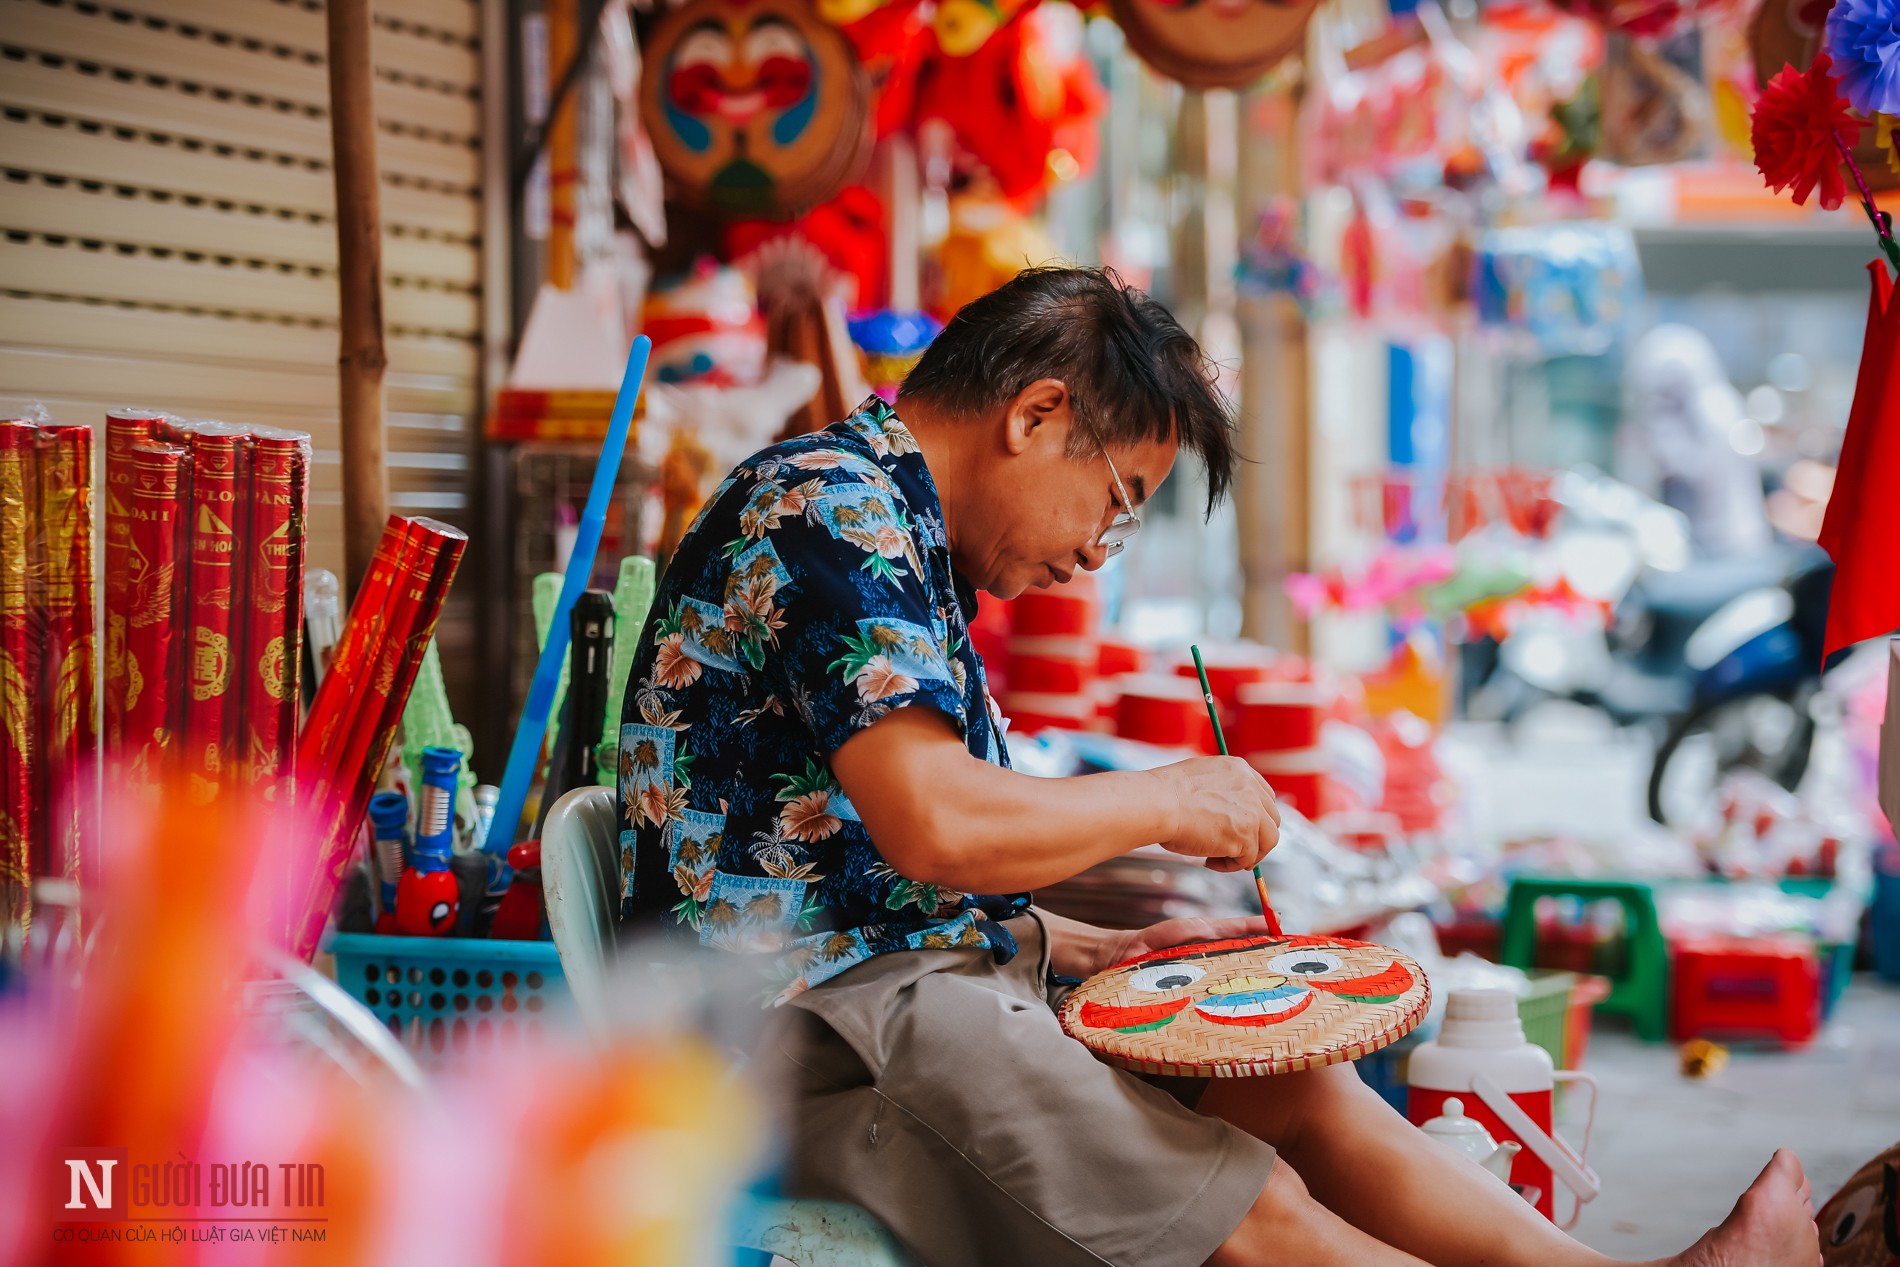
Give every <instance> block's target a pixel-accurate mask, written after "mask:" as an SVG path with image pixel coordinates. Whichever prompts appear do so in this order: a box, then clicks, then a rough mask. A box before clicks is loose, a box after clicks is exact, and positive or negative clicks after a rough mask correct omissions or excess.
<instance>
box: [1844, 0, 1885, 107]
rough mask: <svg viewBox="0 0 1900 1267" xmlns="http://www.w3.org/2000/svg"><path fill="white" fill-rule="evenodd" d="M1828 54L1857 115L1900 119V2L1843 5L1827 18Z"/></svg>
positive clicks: (1850, 0) (1851, 0) (1862, 0)
mask: <svg viewBox="0 0 1900 1267" xmlns="http://www.w3.org/2000/svg"><path fill="white" fill-rule="evenodd" d="M1827 51H1828V52H1829V53H1830V54H1832V56H1833V58H1834V70H1835V73H1836V74H1837V75H1839V76H1840V81H1841V92H1842V94H1843V95H1845V96H1846V98H1847V100H1848V101H1849V102H1851V103H1852V104H1853V107H1854V109H1856V110H1858V111H1859V112H1860V113H1862V114H1872V113H1874V112H1875V111H1876V110H1878V111H1880V112H1882V113H1883V114H1896V113H1900V0H1839V3H1837V4H1836V5H1835V6H1834V11H1833V12H1832V13H1829V14H1828V15H1827Z"/></svg>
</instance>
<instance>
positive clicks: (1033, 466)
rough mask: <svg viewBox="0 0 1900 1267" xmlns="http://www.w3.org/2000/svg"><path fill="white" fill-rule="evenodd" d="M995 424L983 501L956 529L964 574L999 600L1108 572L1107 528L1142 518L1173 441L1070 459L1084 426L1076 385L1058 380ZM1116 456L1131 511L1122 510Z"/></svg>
mask: <svg viewBox="0 0 1900 1267" xmlns="http://www.w3.org/2000/svg"><path fill="white" fill-rule="evenodd" d="M988 425H989V426H990V429H991V432H992V443H990V444H988V445H987V446H986V447H985V448H984V450H983V453H982V458H981V462H982V466H981V468H980V469H979V470H978V471H976V472H975V473H974V475H975V478H974V479H973V481H972V483H973V485H974V487H975V491H976V497H975V499H974V500H973V501H972V502H971V503H969V504H968V506H967V508H966V509H965V511H964V512H963V522H962V523H959V524H957V525H956V534H955V541H954V546H955V555H956V564H957V570H958V571H960V572H962V573H963V575H964V576H966V577H968V578H969V580H970V581H971V583H972V584H974V585H975V586H976V587H977V588H978V589H981V590H985V591H987V592H988V593H990V594H993V595H995V596H996V597H997V598H1014V597H1016V595H1018V594H1020V593H1022V592H1023V591H1024V590H1026V589H1029V588H1031V587H1035V588H1038V589H1042V588H1047V587H1048V586H1051V585H1055V584H1059V583H1061V582H1063V581H1067V580H1068V579H1069V578H1070V577H1072V576H1074V575H1075V573H1076V572H1078V571H1085V570H1088V571H1092V570H1093V569H1095V568H1098V567H1100V566H1102V564H1103V563H1104V562H1106V561H1107V559H1108V552H1107V550H1106V549H1105V548H1104V547H1103V546H1101V545H1099V544H1098V543H1097V542H1098V539H1099V538H1100V536H1101V533H1102V530H1103V529H1104V528H1106V527H1108V525H1109V523H1110V521H1112V520H1113V519H1114V518H1115V517H1116V516H1117V515H1119V514H1120V513H1121V512H1122V511H1123V510H1124V509H1132V510H1134V511H1136V513H1138V514H1139V513H1140V508H1141V505H1142V503H1143V502H1145V501H1147V500H1148V498H1149V497H1150V496H1151V495H1152V494H1153V493H1154V491H1155V489H1157V488H1159V487H1160V486H1161V482H1162V481H1163V480H1165V479H1166V478H1167V477H1168V473H1169V472H1170V471H1172V470H1173V469H1174V458H1175V453H1176V448H1177V446H1176V445H1175V443H1174V442H1173V441H1172V440H1169V441H1162V442H1154V441H1145V442H1142V443H1140V444H1135V445H1116V446H1114V447H1112V448H1111V449H1110V450H1109V455H1108V456H1107V457H1105V456H1104V455H1103V452H1102V449H1101V447H1100V446H1098V445H1095V444H1094V443H1092V442H1085V444H1084V446H1083V449H1082V452H1081V455H1080V456H1077V457H1071V456H1070V455H1069V443H1070V436H1071V434H1072V433H1073V431H1074V429H1075V427H1076V425H1077V424H1076V419H1075V417H1074V413H1073V411H1072V409H1071V406H1070V401H1069V393H1068V389H1067V387H1066V386H1065V385H1064V384H1063V383H1061V382H1060V381H1058V380H1055V379H1039V380H1037V381H1036V382H1034V383H1032V384H1030V385H1029V386H1028V387H1027V388H1025V389H1023V391H1022V392H1021V393H1019V394H1018V395H1017V396H1016V398H1015V399H1014V400H1012V401H1010V402H1009V403H1008V404H1007V405H1006V406H1005V407H1004V409H1003V412H1002V414H1001V415H1000V416H999V417H998V418H996V419H992V420H991V421H990V423H989V424H988ZM1111 458H1112V460H1113V462H1114V468H1115V471H1116V472H1119V473H1120V475H1121V483H1122V486H1123V487H1124V488H1126V489H1127V490H1128V497H1129V499H1130V500H1131V501H1132V502H1133V503H1134V504H1133V506H1132V507H1124V506H1123V505H1122V503H1121V495H1120V493H1119V492H1117V490H1116V487H1115V475H1114V473H1112V472H1111V471H1110V469H1109V461H1110V459H1111Z"/></svg>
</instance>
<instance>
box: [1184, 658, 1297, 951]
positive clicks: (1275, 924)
mask: <svg viewBox="0 0 1900 1267" xmlns="http://www.w3.org/2000/svg"><path fill="white" fill-rule="evenodd" d="M1188 650H1189V651H1191V652H1193V653H1194V672H1195V674H1196V675H1197V676H1199V678H1200V679H1201V698H1202V699H1204V700H1206V701H1207V720H1209V721H1211V722H1213V723H1214V746H1215V747H1216V748H1218V749H1220V754H1221V756H1223V757H1224V756H1226V755H1228V754H1227V735H1226V733H1225V732H1224V731H1222V730H1221V728H1220V712H1219V711H1218V710H1217V709H1216V708H1215V707H1214V688H1213V687H1211V686H1209V685H1208V684H1207V666H1206V665H1205V664H1203V663H1201V649H1200V647H1198V646H1193V647H1189V648H1188ZM1253 885H1254V888H1256V889H1258V890H1259V892H1260V914H1261V915H1263V916H1264V917H1265V918H1266V921H1267V931H1268V932H1269V933H1272V934H1273V935H1274V936H1275V937H1278V936H1280V935H1281V933H1280V917H1279V916H1278V915H1275V914H1274V913H1273V903H1272V902H1270V901H1268V900H1267V882H1266V880H1265V879H1263V878H1262V877H1261V875H1260V865H1259V864H1258V863H1255V864H1254V869H1253Z"/></svg>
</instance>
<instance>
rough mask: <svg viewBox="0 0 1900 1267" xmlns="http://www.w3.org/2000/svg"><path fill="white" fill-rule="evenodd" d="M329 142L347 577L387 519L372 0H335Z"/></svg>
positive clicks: (355, 572)
mask: <svg viewBox="0 0 1900 1267" xmlns="http://www.w3.org/2000/svg"><path fill="white" fill-rule="evenodd" d="M326 10H327V14H328V26H329V62H330V148H331V154H332V158H331V167H332V170H333V171H334V173H335V176H336V248H337V250H336V254H337V290H338V297H339V304H338V319H339V324H340V326H341V330H342V338H341V342H340V347H339V353H338V356H337V367H338V371H339V378H340V384H339V386H340V388H341V390H340V392H339V404H340V406H341V424H342V433H343V558H344V571H345V577H344V582H345V584H346V585H347V586H348V588H349V590H350V592H351V593H354V592H355V590H356V587H357V584H358V583H359V582H361V581H362V579H363V574H364V573H365V572H367V571H368V570H369V561H370V556H371V555H373V554H374V553H375V552H376V542H377V541H378V540H379V539H380V538H381V536H382V532H383V522H384V521H385V520H386V519H388V518H389V475H388V472H387V470H386V469H385V468H384V464H383V371H384V370H385V369H386V368H387V366H388V358H387V357H386V356H385V355H384V352H383V241H382V210H381V200H380V198H379V197H378V192H377V176H376V111H375V106H374V104H373V103H372V101H371V98H370V88H371V82H372V72H371V69H370V54H369V31H370V13H369V0H329V3H328V5H327V6H326Z"/></svg>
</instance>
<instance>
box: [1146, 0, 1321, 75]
mask: <svg viewBox="0 0 1900 1267" xmlns="http://www.w3.org/2000/svg"><path fill="white" fill-rule="evenodd" d="M1317 7H1318V0H1290V3H1281V2H1280V0H1109V8H1110V9H1111V10H1112V11H1113V13H1114V15H1115V21H1117V22H1118V23H1120V24H1121V28H1122V32H1123V34H1125V35H1126V36H1127V37H1128V47H1129V48H1131V49H1133V50H1134V52H1135V55H1136V56H1137V57H1139V58H1141V60H1142V61H1144V62H1146V63H1148V65H1149V66H1150V67H1152V68H1153V69H1154V70H1155V71H1156V72H1158V73H1160V74H1162V75H1165V76H1167V77H1168V78H1169V79H1172V80H1174V81H1175V82H1177V83H1180V84H1183V85H1185V86H1187V87H1189V88H1244V87H1246V86H1247V85H1248V84H1251V83H1253V82H1254V81H1255V80H1256V79H1259V78H1260V77H1261V76H1262V75H1264V74H1266V73H1267V72H1268V71H1269V70H1272V69H1273V67H1274V66H1275V65H1276V64H1277V63H1278V62H1279V61H1280V59H1281V58H1283V57H1285V56H1286V55H1287V54H1288V53H1291V52H1294V51H1295V50H1297V49H1298V48H1299V47H1300V46H1301V45H1302V44H1303V43H1304V42H1305V39H1306V23H1307V21H1308V20H1309V19H1310V18H1311V17H1312V16H1313V10H1314V9H1315V8H1317Z"/></svg>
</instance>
